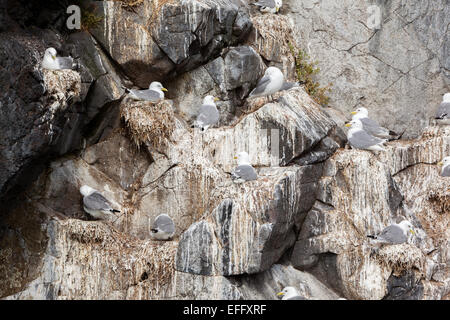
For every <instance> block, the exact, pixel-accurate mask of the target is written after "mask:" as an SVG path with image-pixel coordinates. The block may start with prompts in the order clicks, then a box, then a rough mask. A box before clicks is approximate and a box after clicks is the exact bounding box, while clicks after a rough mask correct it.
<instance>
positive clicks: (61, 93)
mask: <svg viewBox="0 0 450 320" xmlns="http://www.w3.org/2000/svg"><path fill="white" fill-rule="evenodd" d="M42 72H43V75H44V82H45V88H46V91H47V92H46V97H47V99H49V100H51V101H56V100H65V101H67V100H69V99H73V98H79V96H80V92H81V77H80V74H79V73H78V72H76V71H73V70H46V69H44V70H42Z"/></svg>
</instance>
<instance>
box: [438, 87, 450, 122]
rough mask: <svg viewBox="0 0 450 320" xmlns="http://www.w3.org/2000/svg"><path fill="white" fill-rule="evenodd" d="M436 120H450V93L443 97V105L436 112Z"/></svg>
mask: <svg viewBox="0 0 450 320" xmlns="http://www.w3.org/2000/svg"><path fill="white" fill-rule="evenodd" d="M435 119H439V120H444V119H450V92H449V93H446V94H444V96H443V97H442V103H441V104H440V105H439V108H438V110H437V111H436V115H435Z"/></svg>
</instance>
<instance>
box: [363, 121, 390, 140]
mask: <svg viewBox="0 0 450 320" xmlns="http://www.w3.org/2000/svg"><path fill="white" fill-rule="evenodd" d="M360 120H361V122H362V124H363V128H364V130H366V131H367V132H368V133H370V134H371V135H374V136H389V130H388V129H386V128H383V127H381V126H380V125H379V124H378V123H377V122H375V121H374V120H372V119H370V118H362V119H360Z"/></svg>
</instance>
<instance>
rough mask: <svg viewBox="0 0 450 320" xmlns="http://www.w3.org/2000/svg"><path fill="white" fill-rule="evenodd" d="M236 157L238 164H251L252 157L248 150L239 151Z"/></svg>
mask: <svg viewBox="0 0 450 320" xmlns="http://www.w3.org/2000/svg"><path fill="white" fill-rule="evenodd" d="M234 159H237V162H238V165H242V164H250V157H249V155H248V153H247V152H245V151H242V152H239V153H238V154H237V155H236V156H235V157H234Z"/></svg>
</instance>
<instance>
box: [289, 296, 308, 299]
mask: <svg viewBox="0 0 450 320" xmlns="http://www.w3.org/2000/svg"><path fill="white" fill-rule="evenodd" d="M286 300H308V299H306V298H305V297H302V296H295V297H291V298H287V299H286Z"/></svg>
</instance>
